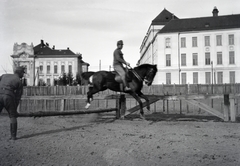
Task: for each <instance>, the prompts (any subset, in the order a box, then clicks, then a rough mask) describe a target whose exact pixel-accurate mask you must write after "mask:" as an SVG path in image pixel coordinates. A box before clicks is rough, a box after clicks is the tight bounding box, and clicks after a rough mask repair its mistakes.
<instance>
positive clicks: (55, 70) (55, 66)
mask: <svg viewBox="0 0 240 166" xmlns="http://www.w3.org/2000/svg"><path fill="white" fill-rule="evenodd" d="M57 73H58V71H57V65H56V64H55V65H54V74H57Z"/></svg>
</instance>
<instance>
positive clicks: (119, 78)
mask: <svg viewBox="0 0 240 166" xmlns="http://www.w3.org/2000/svg"><path fill="white" fill-rule="evenodd" d="M112 73H113V74H114V75H115V77H114V80H115V81H116V82H118V83H123V81H122V78H121V76H120V75H119V74H118V73H117V72H116V71H112ZM129 73H130V72H129V70H128V69H127V70H126V80H127V82H131V81H132V79H131V78H130V74H129Z"/></svg>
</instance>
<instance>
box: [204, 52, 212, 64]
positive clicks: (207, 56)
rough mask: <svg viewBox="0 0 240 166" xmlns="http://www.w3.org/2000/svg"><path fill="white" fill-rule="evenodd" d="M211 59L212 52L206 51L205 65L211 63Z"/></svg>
mask: <svg viewBox="0 0 240 166" xmlns="http://www.w3.org/2000/svg"><path fill="white" fill-rule="evenodd" d="M210 62H211V59H210V52H206V53H205V65H210Z"/></svg>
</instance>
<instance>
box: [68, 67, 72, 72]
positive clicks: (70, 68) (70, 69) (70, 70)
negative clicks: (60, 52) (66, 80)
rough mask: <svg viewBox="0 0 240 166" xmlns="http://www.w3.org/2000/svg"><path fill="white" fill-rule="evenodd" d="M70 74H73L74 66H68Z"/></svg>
mask: <svg viewBox="0 0 240 166" xmlns="http://www.w3.org/2000/svg"><path fill="white" fill-rule="evenodd" d="M68 72H69V73H72V65H69V66H68Z"/></svg>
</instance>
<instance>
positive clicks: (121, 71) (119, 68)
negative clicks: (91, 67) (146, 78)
mask: <svg viewBox="0 0 240 166" xmlns="http://www.w3.org/2000/svg"><path fill="white" fill-rule="evenodd" d="M113 67H114V70H115V71H116V72H117V73H118V74H119V75H120V77H121V78H122V81H123V84H124V86H125V87H129V86H128V82H127V77H126V71H125V70H124V68H123V67H122V66H119V65H115V66H113Z"/></svg>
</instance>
